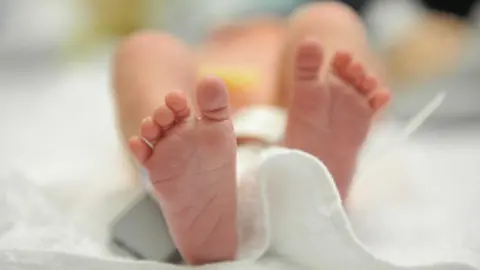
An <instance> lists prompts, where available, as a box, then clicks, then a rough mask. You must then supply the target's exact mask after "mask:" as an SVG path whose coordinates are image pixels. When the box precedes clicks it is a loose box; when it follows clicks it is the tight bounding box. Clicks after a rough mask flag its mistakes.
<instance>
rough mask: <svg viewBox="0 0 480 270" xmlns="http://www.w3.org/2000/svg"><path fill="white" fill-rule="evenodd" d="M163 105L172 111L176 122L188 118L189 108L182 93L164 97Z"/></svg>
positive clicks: (173, 93)
mask: <svg viewBox="0 0 480 270" xmlns="http://www.w3.org/2000/svg"><path fill="white" fill-rule="evenodd" d="M165 105H167V107H168V108H169V109H170V110H172V112H173V113H174V114H175V117H176V118H177V120H182V119H185V118H187V117H189V116H190V107H189V106H188V102H187V98H186V97H185V94H184V93H183V92H172V93H170V94H168V95H167V96H166V97H165Z"/></svg>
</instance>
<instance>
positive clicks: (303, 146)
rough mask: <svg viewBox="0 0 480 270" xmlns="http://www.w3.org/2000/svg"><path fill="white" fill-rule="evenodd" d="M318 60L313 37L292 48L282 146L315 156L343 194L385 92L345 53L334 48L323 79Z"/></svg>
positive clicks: (386, 97) (319, 49)
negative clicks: (291, 75)
mask: <svg viewBox="0 0 480 270" xmlns="http://www.w3.org/2000/svg"><path fill="white" fill-rule="evenodd" d="M323 60H324V52H323V49H322V47H321V45H320V44H319V43H318V42H316V41H314V40H306V41H304V42H303V43H302V44H300V46H299V47H298V50H297V54H296V58H295V61H294V63H295V64H294V73H295V74H294V76H295V77H294V86H293V89H292V94H291V97H292V98H291V100H290V104H289V108H288V121H287V129H286V134H285V146H286V147H289V148H295V149H300V150H303V151H305V152H307V153H310V154H312V155H314V156H316V157H318V158H319V159H320V160H321V161H322V162H323V163H324V164H325V165H326V166H327V168H328V169H329V171H330V172H331V173H332V176H333V177H334V179H335V182H336V184H337V187H338V190H339V192H340V195H341V196H342V197H345V195H346V193H347V190H348V187H349V185H350V183H351V180H352V178H353V175H354V172H355V168H356V162H357V155H358V154H359V151H360V149H361V147H362V145H363V143H364V141H365V140H366V137H367V135H368V132H369V130H370V126H371V123H372V119H373V116H374V115H375V113H376V112H377V111H378V110H379V109H380V108H382V107H383V106H384V105H385V104H386V103H387V102H388V100H389V92H387V91H384V90H380V88H379V87H378V82H377V80H376V79H375V78H374V77H371V76H369V75H366V73H365V70H364V67H363V65H362V64H360V63H352V56H351V55H350V54H349V53H340V52H339V53H337V54H336V55H335V56H334V58H333V61H332V63H331V64H330V65H329V67H328V68H329V70H328V72H327V76H326V78H319V75H320V68H321V66H322V64H323ZM332 72H333V73H332Z"/></svg>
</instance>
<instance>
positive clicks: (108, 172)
mask: <svg viewBox="0 0 480 270" xmlns="http://www.w3.org/2000/svg"><path fill="white" fill-rule="evenodd" d="M247 2H248V1H240V0H228V1H227V0H225V1H221V0H215V1H214V0H196V1H193V0H190V1H189V0H178V1H174V0H163V1H160V0H0V179H5V180H2V181H15V179H16V178H15V177H19V176H21V177H22V178H25V179H29V181H31V182H32V183H33V184H34V185H36V186H40V187H42V189H43V190H44V192H45V194H47V197H48V199H49V200H50V202H52V203H53V204H54V205H58V207H59V208H60V211H63V212H64V214H65V215H66V216H67V217H68V218H70V219H71V220H74V221H75V222H76V224H79V225H78V226H81V227H84V228H87V229H88V230H87V231H89V233H90V234H91V236H92V237H102V238H104V237H105V233H106V228H107V227H106V224H107V223H108V222H109V221H110V219H111V218H112V217H113V216H114V215H115V214H116V213H117V212H118V211H119V209H121V208H122V206H123V205H124V204H125V202H126V201H127V200H128V199H129V198H131V197H132V196H133V195H134V194H135V192H136V191H137V188H136V187H135V186H134V184H133V183H134V181H133V179H134V178H135V174H134V173H133V172H132V168H131V165H130V163H129V162H128V160H127V159H126V157H125V150H124V149H123V148H122V147H121V144H120V142H119V139H118V136H117V135H118V134H117V130H116V128H115V111H114V107H113V106H114V105H113V103H112V99H111V96H110V88H111V86H110V77H109V76H110V75H109V74H110V60H111V55H112V53H113V51H114V47H115V43H116V42H118V40H119V39H121V38H122V37H124V36H125V35H128V34H130V33H132V32H134V31H135V30H139V29H142V28H157V29H167V30H169V31H171V32H173V33H175V34H177V35H179V36H181V37H182V38H184V39H185V40H188V41H189V42H196V41H198V40H199V38H200V37H201V35H202V33H203V32H204V31H206V30H207V29H208V27H209V26H211V25H212V24H217V23H221V22H223V21H226V20H228V19H229V18H230V17H231V16H233V14H234V13H235V12H238V11H239V10H242V7H243V6H245V5H246V3H247ZM252 2H255V3H260V4H259V5H263V6H262V9H259V10H268V8H269V5H270V4H272V1H267V0H265V1H258V0H256V1H253V0H252ZM273 2H278V3H282V4H284V5H285V8H284V9H285V10H288V9H290V8H292V7H293V6H295V5H297V4H299V3H303V2H306V1H295V0H283V1H282V0H276V1H273ZM351 2H355V1H351ZM370 2H371V3H369V6H368V7H367V8H365V9H364V10H363V12H362V16H364V19H365V22H366V24H367V27H368V30H369V34H370V36H371V41H372V44H373V45H374V46H375V48H377V51H378V54H379V56H380V57H381V58H382V59H383V60H384V61H385V62H386V64H387V67H388V68H389V74H390V77H391V85H390V86H391V88H392V91H394V95H395V102H394V104H393V105H392V107H391V109H390V111H389V114H388V118H387V119H388V120H389V121H391V122H392V123H394V124H395V125H399V126H402V125H403V124H404V121H405V120H406V119H409V117H411V116H413V115H414V114H415V113H417V112H418V111H419V110H420V109H421V108H422V107H423V106H424V105H425V104H426V103H428V101H430V100H431V99H432V98H433V97H434V96H435V95H436V94H437V93H439V92H442V91H444V92H446V93H447V97H446V100H445V103H444V104H443V105H442V106H441V107H440V108H439V110H438V111H437V112H436V114H435V115H434V116H433V117H432V118H431V119H430V120H429V121H428V122H427V123H426V124H425V126H423V127H422V128H421V130H420V131H419V133H417V135H416V136H415V137H414V138H412V144H411V145H409V147H411V148H412V151H414V152H415V153H417V154H415V155H416V157H419V156H421V157H422V158H421V160H422V162H424V163H420V165H419V164H417V165H419V166H417V167H420V170H425V171H430V172H432V171H433V172H434V174H433V176H432V175H431V176H430V177H434V178H435V179H437V178H438V179H440V178H441V179H444V181H439V183H441V184H442V185H445V186H446V187H447V189H449V188H450V187H449V185H451V184H452V182H451V181H450V180H451V179H457V184H458V185H461V186H462V190H461V191H460V190H459V192H465V193H468V194H470V193H472V192H474V191H473V190H472V189H469V188H465V189H463V187H464V185H462V184H459V183H458V181H459V180H458V178H462V179H463V178H465V179H468V181H466V183H467V184H468V183H470V182H471V181H472V179H478V178H479V176H480V168H479V167H480V166H478V165H480V140H479V139H477V138H478V137H479V136H478V135H480V106H478V100H480V86H479V85H480V52H479V51H478V48H479V45H480V33H479V31H478V29H477V27H478V21H479V20H478V17H479V16H476V15H475V14H479V13H478V12H477V13H475V12H473V13H472V14H473V15H472V16H471V17H470V18H469V19H470V20H460V19H454V18H450V17H448V18H444V16H441V15H437V14H434V13H430V11H428V10H427V9H425V8H424V7H423V6H421V5H420V4H419V3H418V2H417V1H414V0H411V1H398V0H379V1H370ZM278 3H276V4H278ZM244 12H249V10H244ZM454 161H458V162H454ZM432 168H434V169H432ZM58 191H61V192H58ZM470 195H471V196H472V198H473V197H480V196H475V194H474V193H472V194H470ZM432 196H434V195H432ZM435 196H441V195H438V194H435ZM86 198H88V199H86ZM472 202H475V203H477V202H478V200H477V201H472ZM478 205H479V207H480V204H478ZM99 206H102V207H99ZM86 213H88V214H86ZM92 215H93V216H95V217H96V218H95V219H92V218H91V217H92ZM361 229H362V228H359V230H361ZM363 229H365V228H363ZM479 242H480V241H479Z"/></svg>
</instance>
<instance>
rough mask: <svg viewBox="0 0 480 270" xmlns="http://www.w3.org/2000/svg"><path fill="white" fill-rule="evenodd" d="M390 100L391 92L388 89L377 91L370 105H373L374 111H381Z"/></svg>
mask: <svg viewBox="0 0 480 270" xmlns="http://www.w3.org/2000/svg"><path fill="white" fill-rule="evenodd" d="M389 101H390V92H388V91H386V90H382V91H377V92H375V93H374V94H373V95H372V98H371V99H370V107H372V109H373V110H374V111H379V110H380V109H382V108H383V107H385V106H386V105H387V103H388V102H389Z"/></svg>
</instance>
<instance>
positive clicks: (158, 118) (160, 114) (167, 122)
mask: <svg viewBox="0 0 480 270" xmlns="http://www.w3.org/2000/svg"><path fill="white" fill-rule="evenodd" d="M153 119H154V120H155V122H157V124H158V125H159V126H160V127H161V128H162V129H164V130H165V129H169V128H171V127H172V126H173V124H174V123H175V114H174V113H173V112H172V110H170V108H168V107H167V106H160V107H159V108H158V109H156V110H155V112H154V114H153Z"/></svg>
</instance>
